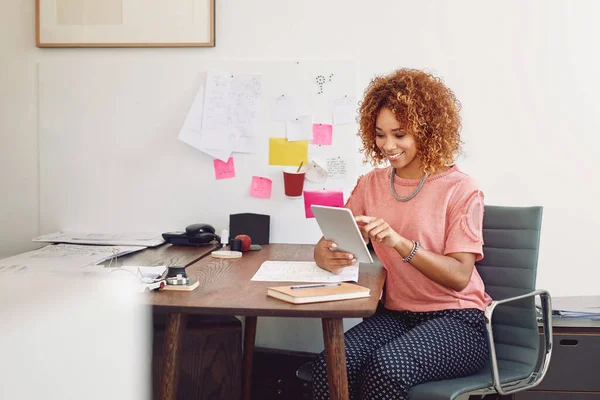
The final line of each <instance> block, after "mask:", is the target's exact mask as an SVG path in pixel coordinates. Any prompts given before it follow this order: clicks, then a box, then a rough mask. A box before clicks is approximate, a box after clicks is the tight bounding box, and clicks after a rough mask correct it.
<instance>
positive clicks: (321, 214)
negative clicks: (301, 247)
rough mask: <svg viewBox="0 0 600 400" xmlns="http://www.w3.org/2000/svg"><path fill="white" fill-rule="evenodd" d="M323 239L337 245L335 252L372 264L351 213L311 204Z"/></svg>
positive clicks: (336, 208) (345, 209) (341, 209)
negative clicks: (347, 254)
mask: <svg viewBox="0 0 600 400" xmlns="http://www.w3.org/2000/svg"><path fill="white" fill-rule="evenodd" d="M310 208H311V210H312V212H313V214H314V215H315V218H316V219H317V223H318V224H319V228H321V232H322V233H323V237H324V238H325V239H327V240H331V241H332V242H335V243H336V244H337V246H338V247H337V248H336V251H345V252H348V253H352V254H354V256H355V257H356V259H357V260H358V261H359V262H362V263H372V262H373V257H371V253H370V252H369V249H368V248H367V245H366V243H365V241H364V239H363V237H362V234H361V233H360V229H359V228H358V225H357V224H356V221H355V220H354V216H353V215H352V211H350V210H349V209H347V208H341V207H328V206H319V205H315V204H313V205H312V206H310Z"/></svg>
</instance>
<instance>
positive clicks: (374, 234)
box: [354, 215, 402, 247]
mask: <svg viewBox="0 0 600 400" xmlns="http://www.w3.org/2000/svg"><path fill="white" fill-rule="evenodd" d="M354 219H355V220H356V222H357V223H358V227H359V228H360V231H361V233H362V235H363V237H364V238H365V241H367V239H368V238H371V240H373V241H375V242H377V243H382V244H385V245H386V246H390V247H394V246H395V245H396V244H397V243H398V242H399V241H400V240H401V239H402V236H400V235H399V234H398V232H396V231H395V230H393V229H392V228H391V227H390V225H389V224H388V223H387V222H385V221H384V220H383V219H381V218H377V217H368V216H366V215H358V216H356V217H354Z"/></svg>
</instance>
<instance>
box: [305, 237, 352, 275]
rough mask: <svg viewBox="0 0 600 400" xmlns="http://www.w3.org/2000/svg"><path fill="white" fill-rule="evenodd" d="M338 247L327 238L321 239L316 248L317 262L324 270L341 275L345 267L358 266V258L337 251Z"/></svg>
mask: <svg viewBox="0 0 600 400" xmlns="http://www.w3.org/2000/svg"><path fill="white" fill-rule="evenodd" d="M336 247H337V245H336V244H335V243H334V242H332V241H330V240H326V239H325V238H321V240H319V242H318V243H317V245H316V246H315V254H314V256H315V262H316V263H317V265H318V266H319V267H321V268H322V269H324V270H326V271H329V272H332V273H334V274H339V273H340V272H342V269H344V267H350V266H352V265H354V264H356V258H355V257H354V255H353V254H350V253H346V252H343V251H335V248H336Z"/></svg>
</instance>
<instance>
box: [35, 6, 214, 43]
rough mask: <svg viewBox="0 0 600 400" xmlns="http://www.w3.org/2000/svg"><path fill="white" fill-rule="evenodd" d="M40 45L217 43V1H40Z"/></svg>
mask: <svg viewBox="0 0 600 400" xmlns="http://www.w3.org/2000/svg"><path fill="white" fill-rule="evenodd" d="M35 6H36V7H35V10H36V46H37V47H214V45H215V0H168V1H165V0H36V4H35Z"/></svg>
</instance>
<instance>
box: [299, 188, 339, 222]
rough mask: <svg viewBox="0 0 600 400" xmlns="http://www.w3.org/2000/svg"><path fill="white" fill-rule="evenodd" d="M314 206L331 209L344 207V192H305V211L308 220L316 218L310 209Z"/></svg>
mask: <svg viewBox="0 0 600 400" xmlns="http://www.w3.org/2000/svg"><path fill="white" fill-rule="evenodd" d="M313 204H318V205H320V206H330V207H344V192H342V191H341V190H315V191H307V190H305V191H304V211H305V213H306V218H314V217H315V216H314V215H313V213H312V210H311V209H310V206H312V205H313Z"/></svg>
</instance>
